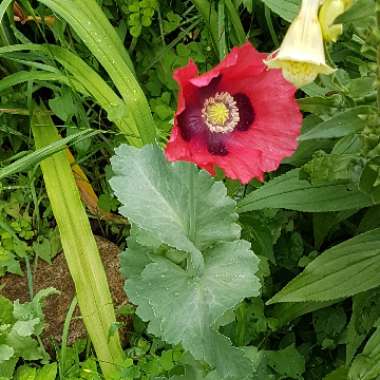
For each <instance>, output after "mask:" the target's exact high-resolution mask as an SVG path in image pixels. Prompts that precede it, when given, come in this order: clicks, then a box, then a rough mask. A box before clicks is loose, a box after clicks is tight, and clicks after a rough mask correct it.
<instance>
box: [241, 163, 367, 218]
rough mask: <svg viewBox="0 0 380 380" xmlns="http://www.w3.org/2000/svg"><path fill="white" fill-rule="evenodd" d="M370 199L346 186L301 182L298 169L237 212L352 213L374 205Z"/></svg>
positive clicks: (269, 185)
mask: <svg viewBox="0 0 380 380" xmlns="http://www.w3.org/2000/svg"><path fill="white" fill-rule="evenodd" d="M373 204H374V202H373V201H372V200H371V197H370V196H369V195H367V194H364V193H362V192H360V191H359V190H356V189H350V188H349V187H348V186H346V185H341V184H335V183H326V184H322V185H312V184H310V183H309V182H308V181H306V180H302V179H299V169H294V170H291V171H289V172H288V173H286V174H284V175H282V176H280V177H277V178H274V179H272V180H271V181H269V182H267V183H266V184H265V185H264V186H262V187H260V188H259V189H257V190H255V191H252V193H250V194H249V195H248V196H246V197H245V198H244V199H242V200H241V201H240V202H239V204H238V212H240V213H242V212H247V211H252V210H261V209H263V208H267V207H269V208H285V209H289V210H296V211H305V212H328V211H342V210H351V209H354V208H363V207H368V206H371V205H373Z"/></svg>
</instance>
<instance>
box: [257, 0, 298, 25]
mask: <svg viewBox="0 0 380 380" xmlns="http://www.w3.org/2000/svg"><path fill="white" fill-rule="evenodd" d="M262 1H263V2H264V3H265V4H266V5H267V6H268V7H269V8H270V9H271V10H272V11H273V12H274V13H276V14H278V15H279V16H280V17H282V18H283V19H284V20H286V21H289V22H290V21H292V20H293V19H294V17H296V16H297V13H298V10H299V8H300V4H301V1H300V0H282V1H276V0H262Z"/></svg>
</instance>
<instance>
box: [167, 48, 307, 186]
mask: <svg viewBox="0 0 380 380" xmlns="http://www.w3.org/2000/svg"><path fill="white" fill-rule="evenodd" d="M266 56H267V55H266V54H264V53H259V52H258V51H256V50H255V48H254V47H253V46H252V45H251V44H250V43H246V44H245V45H243V46H241V47H239V48H233V49H232V51H231V53H230V54H228V55H227V57H226V58H225V59H224V60H223V61H222V62H221V63H219V64H218V65H217V66H216V67H214V68H213V69H212V70H210V71H208V72H207V73H205V74H202V75H198V69H197V66H196V65H195V64H194V63H193V62H192V61H190V62H189V64H188V65H187V66H185V67H182V68H180V69H178V70H176V71H175V73H174V79H175V80H176V81H177V82H178V84H179V87H180V91H179V100H178V109H177V112H176V115H175V120H174V128H173V131H172V135H171V137H170V140H169V142H168V145H167V147H166V156H167V158H168V159H169V160H170V161H177V160H182V161H190V162H194V163H196V164H197V165H198V166H200V167H201V168H203V169H206V170H207V171H208V172H210V173H211V174H212V175H214V174H215V166H218V167H220V168H221V169H223V171H224V173H225V175H226V176H227V177H229V178H233V179H238V180H240V181H241V182H242V183H248V182H249V181H250V180H251V179H252V178H257V179H259V180H261V181H263V179H264V173H265V172H268V171H272V170H275V169H277V168H278V166H279V165H280V162H281V160H282V159H283V158H284V157H288V156H291V155H292V153H293V152H294V151H295V149H296V148H297V137H298V136H299V133H300V128H301V123H302V116H301V113H300V111H299V107H298V105H297V103H296V100H295V97H294V93H295V91H296V88H295V87H294V86H293V85H292V84H290V83H289V82H287V81H286V80H285V79H284V78H283V77H282V74H281V71H280V70H268V69H267V68H266V66H265V64H264V63H263V60H264V59H265V58H266Z"/></svg>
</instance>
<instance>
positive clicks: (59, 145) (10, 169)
mask: <svg viewBox="0 0 380 380" xmlns="http://www.w3.org/2000/svg"><path fill="white" fill-rule="evenodd" d="M97 133H99V131H94V130H92V129H86V130H84V131H80V132H78V133H74V134H73V135H70V136H67V137H65V138H64V139H61V140H59V141H55V142H53V143H51V144H49V145H47V146H44V147H42V148H40V149H36V150H35V151H34V152H32V153H29V154H27V155H25V156H23V157H22V158H19V159H18V160H16V161H14V162H12V163H11V164H9V165H7V166H6V167H4V168H2V169H0V180H2V179H4V178H5V177H8V176H10V175H12V174H15V173H18V172H20V171H22V170H25V169H28V168H30V167H31V166H33V165H36V164H38V163H39V162H41V161H42V160H43V159H45V158H47V157H49V156H51V155H52V154H54V153H57V152H59V151H61V150H63V149H65V148H66V145H70V144H72V143H74V142H79V141H81V140H83V139H85V138H88V137H90V136H93V135H95V134H97Z"/></svg>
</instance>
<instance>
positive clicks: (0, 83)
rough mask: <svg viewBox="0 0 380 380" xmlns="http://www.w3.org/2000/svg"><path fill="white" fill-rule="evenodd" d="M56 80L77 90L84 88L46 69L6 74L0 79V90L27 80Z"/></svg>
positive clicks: (82, 90) (81, 90)
mask: <svg viewBox="0 0 380 380" xmlns="http://www.w3.org/2000/svg"><path fill="white" fill-rule="evenodd" d="M37 80H41V81H57V82H60V83H63V84H66V85H68V86H70V85H71V87H74V88H75V89H76V90H77V91H80V92H82V93H84V92H85V90H84V89H83V88H82V86H81V85H80V84H79V83H77V82H76V81H75V80H73V81H72V82H71V83H70V80H69V78H67V76H66V75H63V74H57V73H51V72H46V71H19V72H17V73H14V74H11V75H8V76H6V77H5V78H3V79H1V80H0V92H1V91H5V90H7V89H9V88H10V87H13V86H16V85H18V84H21V83H25V82H28V81H37Z"/></svg>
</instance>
